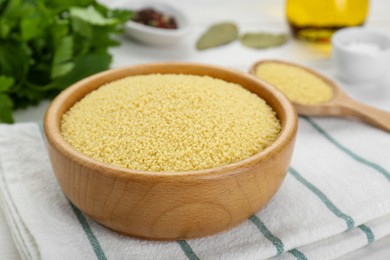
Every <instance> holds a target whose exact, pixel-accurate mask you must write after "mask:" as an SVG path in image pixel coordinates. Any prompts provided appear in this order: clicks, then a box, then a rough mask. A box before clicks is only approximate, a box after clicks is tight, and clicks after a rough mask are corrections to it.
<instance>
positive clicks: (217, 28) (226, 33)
mask: <svg viewBox="0 0 390 260" xmlns="http://www.w3.org/2000/svg"><path fill="white" fill-rule="evenodd" d="M237 38H238V27H237V25H236V24H234V23H232V22H224V23H218V24H214V25H212V26H210V27H209V28H208V29H207V31H206V32H205V33H204V34H203V35H202V36H201V37H200V38H199V40H198V41H197V43H196V48H197V49H198V50H205V49H209V48H214V47H218V46H221V45H225V44H228V43H230V42H232V41H235V40H236V39H237Z"/></svg>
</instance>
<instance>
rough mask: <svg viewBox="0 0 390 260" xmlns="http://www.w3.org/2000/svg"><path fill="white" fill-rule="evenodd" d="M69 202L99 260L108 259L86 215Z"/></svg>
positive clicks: (40, 125) (43, 136)
mask: <svg viewBox="0 0 390 260" xmlns="http://www.w3.org/2000/svg"><path fill="white" fill-rule="evenodd" d="M37 125H38V128H39V130H40V133H41V136H42V138H43V140H45V134H44V131H43V124H42V123H38V124H37ZM44 143H45V142H44ZM69 204H70V207H71V208H72V210H73V213H74V214H75V215H76V217H77V220H78V221H79V222H80V225H81V226H82V228H83V230H84V233H85V235H86V236H87V238H88V241H89V243H90V244H91V246H92V249H93V251H94V252H95V255H96V257H97V259H98V260H106V259H107V257H106V255H105V254H104V251H103V249H102V247H101V246H100V244H99V241H98V240H97V238H96V236H95V234H94V233H93V231H92V229H91V227H90V226H89V224H88V221H87V219H86V218H85V217H84V215H83V213H82V212H81V211H80V210H79V209H78V208H77V207H76V206H75V205H73V204H72V202H70V201H69Z"/></svg>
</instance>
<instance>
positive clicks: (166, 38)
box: [124, 1, 190, 45]
mask: <svg viewBox="0 0 390 260" xmlns="http://www.w3.org/2000/svg"><path fill="white" fill-rule="evenodd" d="M124 7H126V8H129V9H131V10H134V11H135V12H137V11H139V10H141V9H144V8H153V9H155V10H157V11H159V12H162V13H164V14H167V15H169V16H172V17H173V18H174V19H175V20H176V23H177V26H178V28H177V29H160V28H156V27H152V26H147V25H143V24H140V23H136V22H134V21H131V20H130V21H128V22H127V23H126V24H125V33H126V35H128V36H129V37H131V38H133V39H136V40H138V41H140V42H143V43H147V44H149V45H170V44H175V43H177V42H179V41H181V40H182V39H183V38H184V37H185V36H186V35H187V34H188V33H189V29H190V26H189V21H188V19H187V17H186V15H185V14H184V13H183V12H181V11H180V10H178V9H176V8H174V7H172V6H169V5H166V4H162V3H158V2H154V1H153V2H150V1H142V2H134V3H131V2H130V3H126V4H125V6H124Z"/></svg>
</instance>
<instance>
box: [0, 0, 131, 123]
mask: <svg viewBox="0 0 390 260" xmlns="http://www.w3.org/2000/svg"><path fill="white" fill-rule="evenodd" d="M131 15H132V12H131V11H128V10H110V9H109V8H107V7H105V6H104V5H102V4H100V3H98V2H97V1H96V0H66V1H64V0H50V1H49V0H0V95H1V99H0V112H1V113H0V121H1V122H12V109H17V108H20V107H26V106H28V105H34V104H37V103H38V102H39V101H40V100H42V99H47V98H52V97H54V96H55V95H57V94H58V93H59V92H60V91H61V90H63V89H64V88H66V87H68V86H69V85H71V84H73V83H74V82H75V81H77V80H80V79H82V78H84V77H87V76H89V75H91V74H93V73H97V72H99V71H102V70H106V69H108V68H109V65H110V63H111V56H110V54H109V53H108V48H109V47H111V46H115V45H118V44H119V43H118V41H117V40H115V38H113V37H112V36H113V35H114V34H118V33H120V32H121V31H122V28H123V27H122V26H123V23H125V22H126V21H127V20H128V19H129V18H130V17H131Z"/></svg>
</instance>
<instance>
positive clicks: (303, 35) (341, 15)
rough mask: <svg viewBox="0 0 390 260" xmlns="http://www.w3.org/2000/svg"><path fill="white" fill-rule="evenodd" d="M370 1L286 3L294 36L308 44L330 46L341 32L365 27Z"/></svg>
mask: <svg viewBox="0 0 390 260" xmlns="http://www.w3.org/2000/svg"><path fill="white" fill-rule="evenodd" d="M367 10H368V0H286V15H287V20H288V23H289V25H290V28H291V31H292V33H293V35H294V36H295V37H296V38H298V39H301V40H306V41H309V42H329V40H330V38H331V36H332V34H333V33H334V32H335V31H336V30H337V29H340V28H343V27H347V26H359V25H363V23H364V21H365V19H366V15H367Z"/></svg>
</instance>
